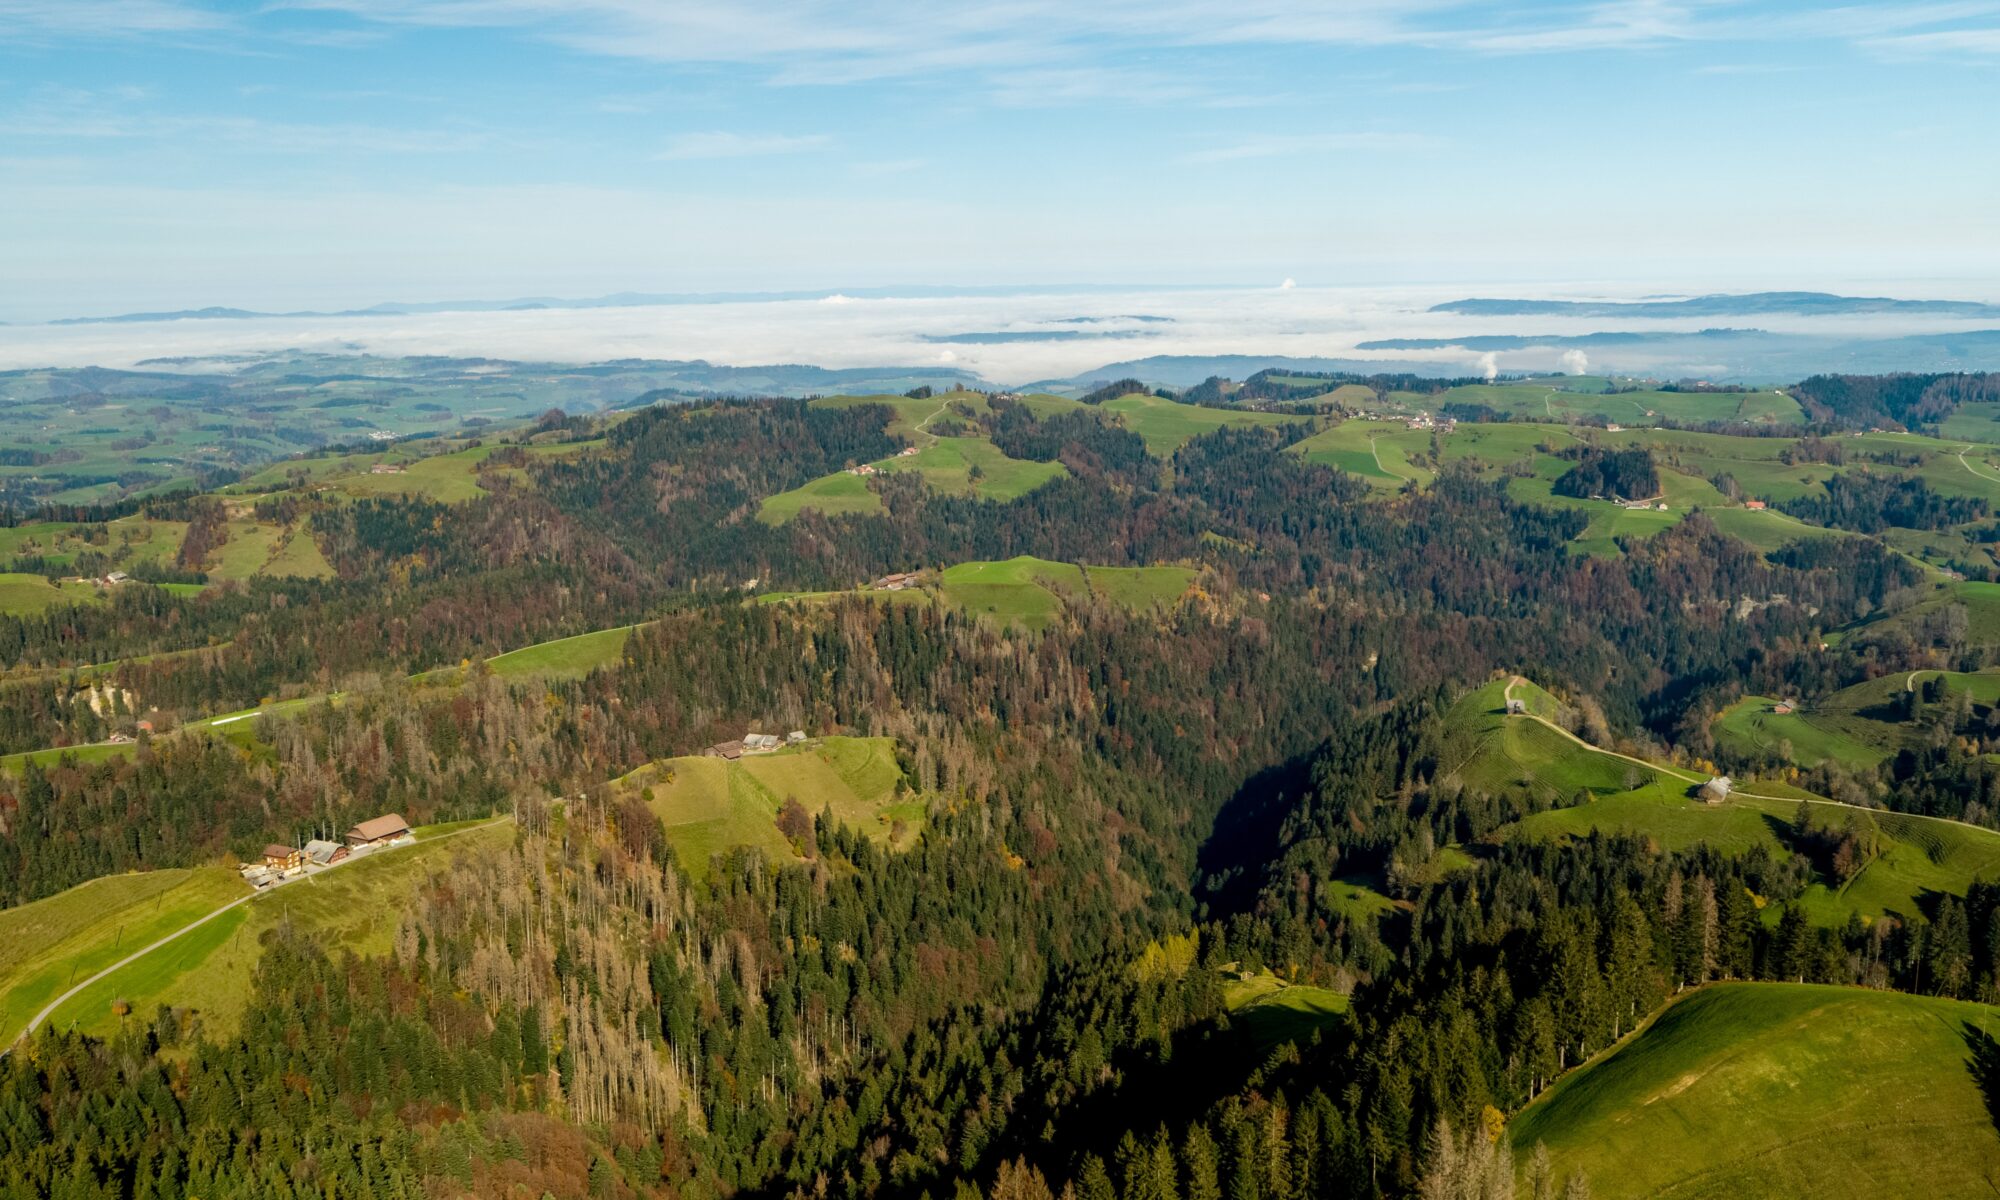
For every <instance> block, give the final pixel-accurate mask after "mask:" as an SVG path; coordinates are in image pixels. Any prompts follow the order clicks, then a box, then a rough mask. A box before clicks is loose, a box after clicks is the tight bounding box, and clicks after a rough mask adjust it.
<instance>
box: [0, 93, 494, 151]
mask: <svg viewBox="0 0 2000 1200" xmlns="http://www.w3.org/2000/svg"><path fill="white" fill-rule="evenodd" d="M144 96H145V93H144V92H143V91H140V90H137V89H126V88H114V89H109V90H107V91H106V92H103V93H93V92H87V91H77V90H73V89H61V90H53V91H47V92H44V93H43V94H41V95H40V96H39V97H38V98H37V99H36V100H35V101H33V102H31V103H29V104H27V105H24V106H22V107H19V108H16V109H14V110H11V111H5V112H0V136H6V137H13V138H20V139H34V140H37V141H51V142H82V141H111V140H122V141H157V142H162V143H169V144H173V145H176V146H183V147H199V148H202V149H204V150H210V151H216V150H220V151H232V152H251V153H272V154H321V153H331V152H339V151H361V152H367V153H379V154H442V153H451V152H460V151H471V150H480V149H487V148H491V147H494V146H496V145H498V144H499V143H500V141H501V140H502V139H500V138H499V137H498V136H497V135H495V134H493V133H491V132H488V131H486V130H482V129H475V128H469V127H467V128H445V129H417V128H403V127H385V126H378V125H366V124H356V123H352V122H335V123H328V124H315V123H310V122H288V121H270V120H265V119H262V118H258V117H246V116H236V115H231V114H221V115H216V114H175V113H167V112H161V111H158V110H157V109H155V108H153V107H151V106H149V105H141V104H139V103H137V102H138V101H140V100H142V99H144Z"/></svg>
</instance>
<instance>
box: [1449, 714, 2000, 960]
mask: <svg viewBox="0 0 2000 1200" xmlns="http://www.w3.org/2000/svg"><path fill="white" fill-rule="evenodd" d="M1508 686H1509V685H1508V684H1506V683H1505V682H1502V681H1495V682H1494V683H1489V684H1487V685H1486V686H1484V687H1482V688H1479V689H1477V690H1476V691H1474V692H1472V693H1470V694H1468V695H1467V696H1466V698H1465V699H1464V700H1463V701H1461V702H1460V703H1459V704H1458V705H1456V706H1455V707H1454V708H1453V709H1452V711H1451V713H1450V714H1449V715H1448V717H1447V721H1446V745H1447V755H1448V761H1447V763H1446V764H1445V765H1446V773H1445V774H1444V775H1443V776H1442V777H1443V778H1446V779H1450V780H1455V781H1457V782H1458V783H1460V784H1461V785H1463V786H1465V787H1468V788H1475V789H1478V790H1482V791H1485V792H1488V793H1492V794H1506V793H1513V794H1519V795H1524V796H1530V797H1534V798H1535V799H1536V800H1537V801H1539V802H1540V803H1544V804H1552V805H1555V807H1551V808H1549V809H1547V810H1546V811H1541V812H1536V813H1534V814H1533V815H1531V816H1528V817H1526V818H1523V819H1522V820H1520V821H1516V822H1514V823H1513V824H1511V825H1507V826H1503V827H1502V828H1501V829H1500V830H1498V831H1497V832H1496V833H1495V834H1494V835H1493V837H1494V838H1495V839H1497V840H1501V841H1506V840H1513V839H1530V840H1536V841H1545V840H1561V839H1566V838H1574V837H1583V836H1587V835H1588V834H1590V833H1592V832H1594V831H1600V832H1606V833H1616V834H1620V835H1625V836H1632V837H1643V838H1646V839H1649V840H1651V841H1652V842H1653V843H1654V844H1656V845H1658V846H1659V847H1660V848H1661V849H1662V850H1668V851H1674V850H1685V849H1688V848H1690V847H1693V846H1696V845H1705V846H1710V847H1712V848H1714V849H1716V850H1719V851H1721V852H1723V853H1725V854H1745V853H1748V852H1749V851H1750V850H1751V849H1752V848H1753V847H1758V846H1762V847H1764V848H1765V849H1766V850H1768V851H1770V852H1772V853H1773V854H1776V855H1780V856H1782V855H1787V854H1790V853H1791V844H1790V838H1791V836H1792V834H1791V821H1792V820H1793V818H1794V817H1795V816H1796V815H1797V813H1798V806H1799V804H1800V803H1801V802H1804V803H1809V804H1811V805H1812V813H1813V819H1814V821H1815V822H1816V823H1817V824H1818V825H1820V826H1822V827H1833V828H1851V829H1852V830H1853V831H1854V832H1855V834H1856V836H1857V838H1858V839H1859V840H1861V841H1862V842H1864V843H1865V844H1867V845H1869V846H1872V847H1873V850H1874V852H1873V854H1872V856H1871V857H1870V858H1869V859H1868V860H1867V863H1866V865H1865V866H1864V867H1863V868H1862V869H1861V870H1860V871H1859V873H1857V874H1856V875H1855V876H1854V877H1853V878H1851V879H1850V880H1848V882H1847V883H1846V884H1845V886H1841V887H1838V888H1836V887H1834V886H1833V885H1832V883H1831V881H1829V880H1822V881H1820V882H1817V883H1814V884H1813V885H1811V886H1810V887H1809V888H1808V889H1807V890H1806V892H1805V894H1804V895H1803V897H1801V900H1800V903H1801V904H1802V906H1803V907H1804V909H1805V911H1806V914H1807V916H1808V917H1810V918H1811V919H1812V920H1813V921H1815V922H1816V923H1819V924H1825V925H1837V924H1840V923H1842V922H1844V921H1846V920H1847V918H1848V916H1849V915H1850V914H1854V915H1858V916H1860V917H1862V918H1863V919H1864V920H1872V919H1873V918H1875V917H1878V916H1882V915H1885V914H1897V915H1901V916H1905V917H1907V916H1913V915H1916V914H1918V913H1920V912H1921V911H1922V909H1923V901H1924V900H1925V898H1927V897H1929V896H1933V895H1937V894H1944V893H1949V894H1951V895H1957V896H1963V895H1964V894H1965V891H1966V889H1967V888H1968V887H1969V886H1970V885H1971V884H1972V882H1973V881H1974V880H1977V879H1993V878H2000V833H1994V832H1993V831H1991V830H1987V829H1983V828H1978V827H1975V826H1971V825H1966V824H1963V823H1960V822H1957V821H1946V820H1940V819H1937V818H1933V817H1921V816H1913V815H1910V814H1905V813H1895V812H1889V811H1886V810H1880V809H1864V808H1853V807H1849V806H1845V805H1839V804H1835V803H1833V802H1832V801H1829V800H1826V799H1824V798H1822V797H1817V796H1813V795H1812V794H1811V793H1808V792H1803V791H1800V790H1799V789H1797V788H1795V787H1791V786H1789V785H1787V784H1784V783H1780V782H1775V781H1766V780H1752V779H1741V780H1738V781H1737V787H1736V789H1735V790H1734V791H1732V792H1731V793H1730V797H1729V799H1728V800H1727V801H1726V802H1725V803H1722V804H1707V803H1704V802H1702V801H1700V800H1698V799H1695V798H1694V797H1693V795H1692V793H1693V791H1694V789H1695V788H1696V787H1697V785H1699V784H1700V783H1701V782H1702V781H1703V780H1704V779H1706V778H1707V773H1706V772H1703V771H1696V770H1689V769H1687V768H1682V767H1674V766H1669V765H1667V764H1663V763H1651V762H1644V761H1641V760H1636V759H1628V758H1626V757H1624V756H1622V755H1618V754H1615V753H1612V752H1609V751H1605V750H1600V749H1597V748H1595V747H1591V746H1588V745H1585V744H1584V743H1582V742H1580V741H1578V740H1576V739H1575V738H1573V737H1571V736H1570V735H1568V734H1565V733H1563V732H1560V731H1559V730H1556V729H1553V728H1551V727H1550V726H1549V725H1547V724H1545V723H1543V720H1538V719H1536V718H1537V717H1540V718H1545V719H1554V720H1559V714H1558V713H1557V712H1556V711H1555V701H1554V699H1553V698H1552V697H1549V696H1548V694H1547V693H1546V692H1543V691H1541V690H1540V689H1538V688H1535V687H1534V686H1533V685H1531V684H1527V683H1525V682H1516V683H1514V684H1513V685H1512V687H1513V694H1514V695H1515V697H1516V698H1519V699H1522V700H1523V701H1524V702H1525V703H1526V704H1527V706H1528V710H1529V715H1523V716H1508V715H1506V713H1505V700H1506V694H1507V689H1508ZM1578 795H1587V796H1588V797H1589V798H1588V800H1586V801H1585V802H1583V803H1576V802H1575V798H1576V797H1577V796H1578ZM1776 912H1777V910H1776V909H1775V908H1770V909H1767V910H1766V913H1767V915H1768V917H1769V918H1772V919H1774V918H1775V916H1776Z"/></svg>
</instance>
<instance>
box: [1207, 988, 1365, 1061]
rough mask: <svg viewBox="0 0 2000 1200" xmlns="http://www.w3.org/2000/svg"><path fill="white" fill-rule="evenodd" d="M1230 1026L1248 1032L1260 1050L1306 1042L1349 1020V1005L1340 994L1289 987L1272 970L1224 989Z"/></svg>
mask: <svg viewBox="0 0 2000 1200" xmlns="http://www.w3.org/2000/svg"><path fill="white" fill-rule="evenodd" d="M1222 1002H1223V1005H1224V1006H1225V1007H1226V1008H1228V1010H1229V1018H1230V1022H1231V1023H1232V1024H1233V1025H1236V1026H1238V1027H1240V1028H1242V1029H1243V1030H1245V1031H1246V1032H1247V1033H1248V1035H1249V1037H1250V1040H1251V1042H1252V1043H1254V1044H1255V1046H1256V1047H1257V1048H1258V1049H1259V1050H1267V1049H1269V1048H1271V1047H1272V1046H1276V1045H1279V1044H1281V1043H1284V1042H1297V1041H1304V1040H1306V1039H1308V1038H1310V1037H1311V1036H1312V1035H1313V1034H1315V1033H1318V1032H1319V1031H1320V1030H1323V1029H1327V1028H1329V1027H1331V1026H1333V1025H1337V1024H1339V1023H1340V1021H1341V1020H1342V1019H1344V1018H1345V1017H1346V1016H1347V1012H1348V1008H1349V1001H1348V998H1347V997H1346V996H1343V995H1341V994H1340V993H1339V992H1335V991H1331V990H1329V989H1327V988H1323V987H1313V986H1311V985H1309V984H1300V983H1286V982H1285V981H1284V980H1282V979H1279V978H1278V977H1277V976H1276V975H1273V974H1272V973H1271V971H1270V969H1269V968H1265V969H1264V970H1261V971H1258V972H1256V973H1255V974H1245V975H1242V976H1239V977H1237V978H1233V979H1230V980H1228V981H1227V982H1225V983H1224V984H1223V985H1222Z"/></svg>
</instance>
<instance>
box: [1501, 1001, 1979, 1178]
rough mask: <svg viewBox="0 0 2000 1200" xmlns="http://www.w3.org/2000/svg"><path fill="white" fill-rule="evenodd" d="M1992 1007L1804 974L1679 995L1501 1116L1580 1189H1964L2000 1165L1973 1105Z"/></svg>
mask: <svg viewBox="0 0 2000 1200" xmlns="http://www.w3.org/2000/svg"><path fill="white" fill-rule="evenodd" d="M1990 1028H2000V1012H1995V1010H1993V1009H1992V1008H1990V1007H1988V1006H1986V1005H1978V1004H1970V1003H1965V1002H1962V1001H1954V1000H1939V999H1932V998H1929V997H1920V996H1908V995H1902V994H1898V993H1894V992H1873V991H1863V990H1860V989H1855V988H1838V987H1821V986H1814V985H1795V984H1776V983H1756V984H1717V985H1714V986H1711V987H1708V988H1705V989H1703V990H1701V991H1699V992H1696V993H1695V994H1693V995H1691V996H1688V997H1686V998H1685V999H1683V1000H1681V1001H1680V1002H1679V1003H1677V1004H1674V1005H1673V1006H1671V1007H1669V1008H1668V1009H1667V1010H1666V1011H1665V1012H1663V1013H1661V1014H1660V1015H1659V1016H1658V1017H1657V1018H1656V1019H1655V1020H1654V1021H1653V1022H1652V1024H1651V1025H1649V1026H1648V1027H1646V1028H1645V1029H1643V1030H1642V1031H1640V1032H1639V1033H1638V1034H1636V1035H1635V1036H1634V1037H1633V1038H1632V1039H1631V1040H1629V1041H1628V1042H1627V1043H1625V1044H1624V1045H1622V1046H1620V1047H1618V1048H1617V1049H1615V1050H1613V1051H1611V1052H1610V1053H1609V1054H1608V1055H1606V1056H1605V1057H1603V1058H1602V1059H1600V1060H1599V1061H1597V1062H1595V1063H1593V1064H1590V1065H1588V1066H1586V1067H1584V1068H1583V1069H1581V1070H1579V1071H1577V1072H1575V1073H1573V1074H1571V1075H1569V1076H1567V1077H1565V1078H1563V1079H1562V1080H1560V1081H1559V1082H1558V1083H1556V1085H1555V1086H1554V1087H1552V1088H1550V1089H1549V1091H1548V1092H1547V1093H1545V1094H1544V1095H1543V1096H1542V1097H1541V1098H1540V1099H1538V1100H1537V1101H1536V1102H1535V1103H1533V1104H1531V1105H1529V1106H1528V1107H1527V1108H1526V1109H1525V1110H1523V1111H1522V1113H1521V1114H1520V1115H1519V1116H1517V1117H1516V1118H1515V1119H1514V1121H1513V1123H1512V1126H1511V1129H1510V1132H1511V1133H1512V1135H1513V1139H1514V1144H1515V1147H1516V1148H1517V1150H1520V1151H1522V1152H1523V1159H1524V1161H1525V1152H1526V1151H1527V1150H1529V1149H1530V1148H1531V1147H1532V1146H1533V1145H1534V1144H1535V1143H1536V1142H1537V1141H1539V1142H1542V1143H1544V1144H1545V1145H1547V1146H1548V1148H1549V1153H1550V1156H1551V1158H1552V1160H1553V1162H1554V1164H1555V1166H1556V1173H1557V1176H1558V1178H1560V1177H1562V1176H1563V1175H1565V1174H1566V1173H1567V1172H1569V1171H1570V1170H1573V1169H1577V1168H1581V1169H1582V1170H1583V1171H1584V1172H1585V1173H1586V1174H1587V1175H1588V1177H1589V1179H1590V1182H1591V1186H1592V1188H1593V1190H1594V1192H1595V1194H1596V1195H1597V1196H1599V1197H1603V1198H1604V1200H1618V1198H1619V1197H1626V1196H1631V1197H1639V1196H1650V1197H1672V1198H1674V1200H1703V1198H1708V1197H1714V1198H1716V1200H1722V1198H1725V1197H1726V1198H1732V1200H1733V1198H1735V1197H1767V1196H1768V1197H1778V1196H1784V1197H1792V1196H1815V1197H1827V1198H1829V1200H1843V1198H1848V1197H1853V1198H1856V1200H1859V1198H1862V1197H1867V1198H1869V1200H1873V1198H1876V1197H1892V1196H1907V1197H1926V1198H1928V1197H1943V1196H1975V1195H1987V1194H1989V1193H1990V1191H1991V1189H1992V1185H1993V1180H1994V1179H1995V1178H1996V1177H2000V1131H1996V1128H1995V1124H1994V1114H1993V1111H1992V1109H1991V1108H1990V1107H1989V1105H1990V1104H1991V1103H1992V1100H1991V1099H1990V1096H1991V1093H1990V1092H1988V1093H1985V1094H1982V1087H1986V1088H1991V1087H1992V1086H1993V1084H1992V1082H1991V1081H1992V1080H1993V1071H1994V1065H1993V1064H1994V1054H1995V1050H1994V1043H1993V1042H1992V1041H1991V1036H1990V1034H1989V1033H1988V1032H1987V1031H1988V1030H1989V1029H1990Z"/></svg>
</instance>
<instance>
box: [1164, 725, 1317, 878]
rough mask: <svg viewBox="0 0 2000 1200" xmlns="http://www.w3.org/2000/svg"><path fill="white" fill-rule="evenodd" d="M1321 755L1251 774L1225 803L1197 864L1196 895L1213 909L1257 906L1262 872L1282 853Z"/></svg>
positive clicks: (1311, 754)
mask: <svg viewBox="0 0 2000 1200" xmlns="http://www.w3.org/2000/svg"><path fill="white" fill-rule="evenodd" d="M1319 753H1320V748H1319V747H1315V748H1314V749H1313V750H1311V751H1308V752H1307V753H1305V754H1301V755H1298V756H1297V757H1295V758H1292V759H1290V760H1288V761H1286V762H1282V763H1279V764H1278V765H1276V766H1273V767H1266V768H1265V769H1264V770H1262V771H1259V772H1257V773H1256V774H1255V775H1252V776H1251V777H1250V778H1249V779H1247V780H1245V781H1244V782H1243V784H1242V786H1240V787H1238V788H1237V789H1236V793H1235V794H1234V795H1232V796H1231V797H1230V798H1229V799H1228V800H1226V801H1224V802H1223V805H1222V808H1221V810H1220V811H1218V812H1217V813H1216V816H1215V824H1214V825H1213V826H1212V828H1211V830H1210V832H1209V835H1208V837H1207V839H1206V840H1204V841H1203V842H1202V844H1201V849H1200V850H1199V851H1198V852H1197V857H1196V860H1195V865H1196V870H1197V872H1198V879H1199V880H1200V885H1199V887H1198V888H1197V894H1198V895H1199V896H1200V897H1201V898H1202V899H1203V900H1204V901H1205V902H1206V903H1207V904H1208V906H1209V911H1210V912H1211V913H1215V914H1227V913H1232V912H1238V911H1242V910H1244V909H1247V908H1249V907H1250V906H1251V905H1252V904H1254V903H1255V902H1256V899H1257V892H1258V889H1259V888H1261V887H1262V886H1263V883H1264V876H1263V871H1262V868H1263V867H1264V866H1265V865H1266V864H1268V863H1269V862H1270V861H1271V858H1272V856H1273V855H1274V854H1275V853H1276V851H1277V845H1278V837H1279V831H1280V830H1281V828H1282V827H1283V825H1284V821H1285V818H1286V817H1287V816H1289V815H1291V813H1292V811H1293V810H1294V809H1295V808H1296V807H1297V806H1298V804H1299V802H1300V801H1301V800H1302V799H1303V798H1304V797H1305V796H1306V795H1307V794H1308V793H1310V792H1311V790H1312V764H1313V760H1314V759H1315V758H1316V757H1317V756H1318V754H1319Z"/></svg>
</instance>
